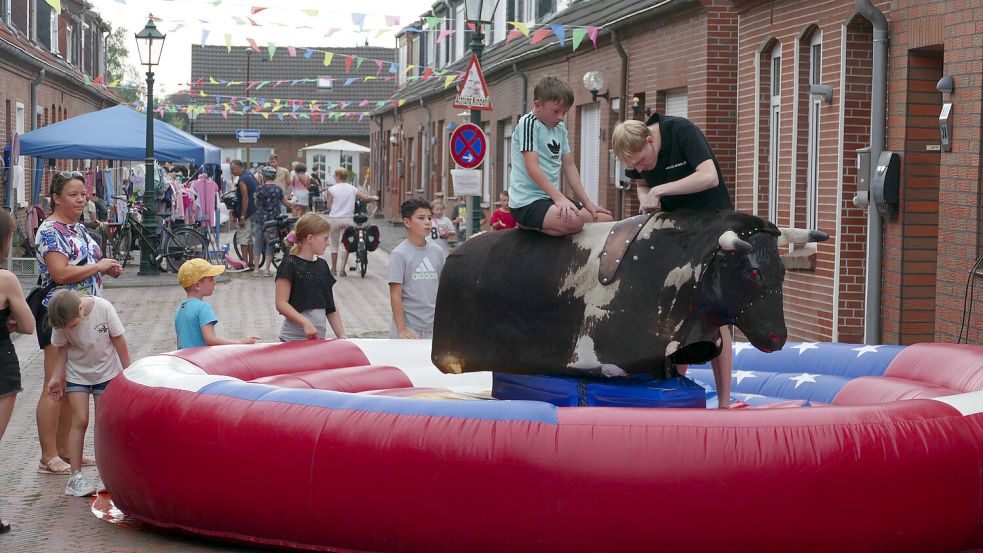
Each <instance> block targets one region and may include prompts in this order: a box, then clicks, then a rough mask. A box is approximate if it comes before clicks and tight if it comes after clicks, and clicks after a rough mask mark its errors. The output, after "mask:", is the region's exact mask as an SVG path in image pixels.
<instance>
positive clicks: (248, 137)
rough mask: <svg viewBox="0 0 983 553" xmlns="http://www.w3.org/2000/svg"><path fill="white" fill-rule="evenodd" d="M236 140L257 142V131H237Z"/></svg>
mask: <svg viewBox="0 0 983 553" xmlns="http://www.w3.org/2000/svg"><path fill="white" fill-rule="evenodd" d="M236 138H237V139H239V142H256V141H257V140H259V129H237V130H236Z"/></svg>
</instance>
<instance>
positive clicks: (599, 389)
mask: <svg viewBox="0 0 983 553" xmlns="http://www.w3.org/2000/svg"><path fill="white" fill-rule="evenodd" d="M492 396H494V397H495V399H512V400H533V401H543V402H546V403H551V404H553V405H556V406H559V407H578V406H579V407H586V406H593V407H697V408H704V407H706V398H707V396H706V392H705V390H704V389H703V387H702V386H699V385H698V384H696V383H694V382H693V381H692V380H690V379H688V378H683V377H678V378H671V379H668V380H654V379H652V378H651V377H650V376H648V375H645V374H641V375H635V376H632V377H629V378H573V377H565V376H546V375H524V374H506V373H495V374H494V375H493V378H492Z"/></svg>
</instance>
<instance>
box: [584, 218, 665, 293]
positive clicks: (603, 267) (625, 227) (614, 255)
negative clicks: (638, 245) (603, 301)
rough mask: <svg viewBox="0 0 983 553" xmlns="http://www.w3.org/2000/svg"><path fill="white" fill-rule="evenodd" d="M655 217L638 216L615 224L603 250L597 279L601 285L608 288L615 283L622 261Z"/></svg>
mask: <svg viewBox="0 0 983 553" xmlns="http://www.w3.org/2000/svg"><path fill="white" fill-rule="evenodd" d="M653 215H655V213H647V214H643V215H636V216H634V217H629V218H627V219H622V220H621V221H618V222H617V223H615V224H614V227H612V228H611V233H610V234H608V237H607V239H606V240H605V241H604V248H602V249H601V263H600V268H599V269H598V270H597V279H598V280H599V281H601V284H604V285H605V286H606V285H608V284H611V283H612V282H614V275H615V273H617V272H618V267H620V266H621V260H622V259H623V258H624V257H625V254H626V253H627V252H628V246H630V245H631V243H632V242H634V241H635V238H636V237H637V236H638V233H639V232H641V230H642V227H644V226H645V223H647V222H648V221H649V219H651V218H652V216H653Z"/></svg>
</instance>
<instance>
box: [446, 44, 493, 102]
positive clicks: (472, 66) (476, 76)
mask: <svg viewBox="0 0 983 553" xmlns="http://www.w3.org/2000/svg"><path fill="white" fill-rule="evenodd" d="M454 107H456V108H466V109H480V110H485V111H491V110H492V104H491V98H489V97H488V85H487V84H485V76H484V74H482V72H481V65H479V64H478V56H476V55H474V54H471V63H469V64H468V69H467V71H465V72H464V82H463V83H461V88H460V90H458V92H457V98H456V99H455V100H454Z"/></svg>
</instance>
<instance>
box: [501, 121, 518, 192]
mask: <svg viewBox="0 0 983 553" xmlns="http://www.w3.org/2000/svg"><path fill="white" fill-rule="evenodd" d="M513 132H515V126H513V125H512V123H509V124H507V125H505V130H504V131H503V135H504V140H503V141H502V153H503V154H504V155H503V156H502V158H503V159H502V161H503V162H504V163H502V165H503V167H502V190H503V191H505V192H508V190H509V181H510V180H511V179H512V133H513Z"/></svg>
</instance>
